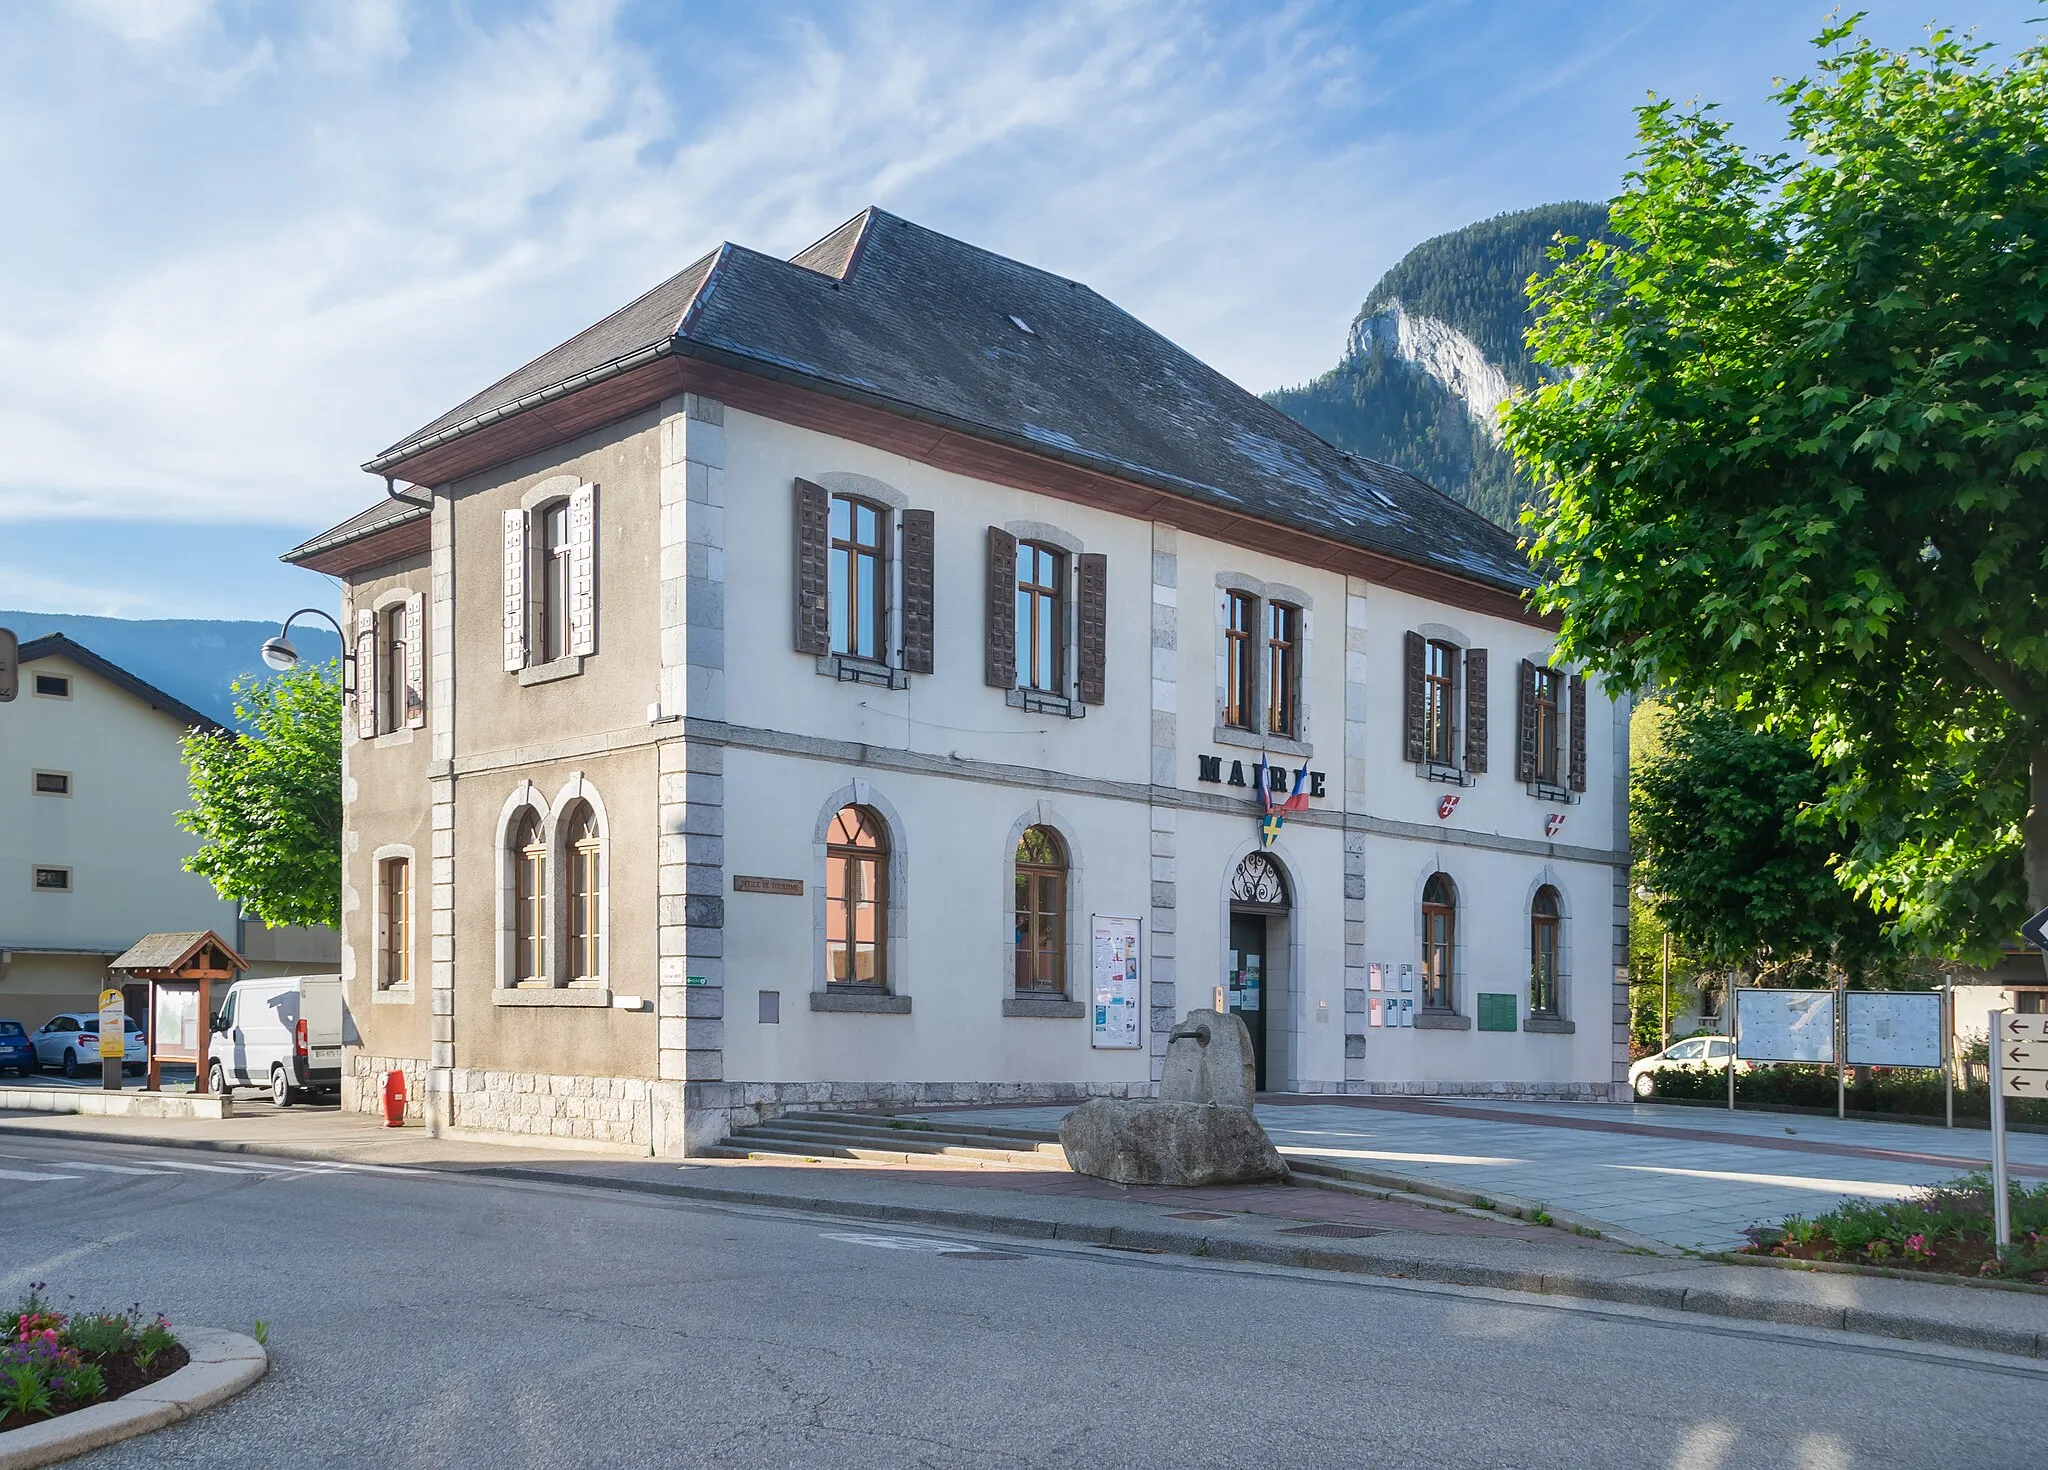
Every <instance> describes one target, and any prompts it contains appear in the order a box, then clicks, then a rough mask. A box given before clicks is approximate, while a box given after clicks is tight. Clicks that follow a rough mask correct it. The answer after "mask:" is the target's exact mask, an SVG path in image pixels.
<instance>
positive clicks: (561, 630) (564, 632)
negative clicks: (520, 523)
mask: <svg viewBox="0 0 2048 1470" xmlns="http://www.w3.org/2000/svg"><path fill="white" fill-rule="evenodd" d="M539 551H540V567H539V572H540V587H539V589H538V592H539V596H538V598H537V599H536V600H537V601H538V603H539V606H538V607H537V608H536V609H535V611H536V612H537V613H538V614H539V616H538V617H537V618H535V620H534V621H535V622H536V623H537V624H538V625H539V631H540V661H541V662H542V663H553V662H554V661H555V660H556V659H558V658H562V657H564V656H565V655H566V654H567V653H568V652H569V502H568V501H566V500H557V501H555V502H554V503H553V504H552V505H547V506H543V507H542V508H541V512H540V546H539Z"/></svg>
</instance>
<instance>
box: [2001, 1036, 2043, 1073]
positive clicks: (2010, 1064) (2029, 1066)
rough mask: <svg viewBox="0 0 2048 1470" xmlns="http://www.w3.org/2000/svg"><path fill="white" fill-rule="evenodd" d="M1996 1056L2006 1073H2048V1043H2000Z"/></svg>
mask: <svg viewBox="0 0 2048 1470" xmlns="http://www.w3.org/2000/svg"><path fill="white" fill-rule="evenodd" d="M1998 1054H1999V1055H2000V1056H2002V1057H2003V1058H2005V1070H2006V1071H2008V1072H2012V1071H2020V1072H2048V1042H2039V1041H2028V1042H2011V1041H2006V1042H2001V1043H1999V1047H1998Z"/></svg>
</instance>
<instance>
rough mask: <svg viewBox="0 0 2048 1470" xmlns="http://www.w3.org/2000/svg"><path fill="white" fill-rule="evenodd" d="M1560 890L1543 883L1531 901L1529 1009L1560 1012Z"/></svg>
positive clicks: (1540, 1012) (1545, 1013)
mask: <svg viewBox="0 0 2048 1470" xmlns="http://www.w3.org/2000/svg"><path fill="white" fill-rule="evenodd" d="M1558 915H1559V910H1558V903H1557V890H1556V889H1555V888H1552V887H1551V886H1550V885H1549V884H1547V883H1546V884H1544V885H1543V886H1542V887H1541V888H1539V889H1537V890H1536V897H1535V899H1534V900H1532V901H1531V903H1530V904H1529V1010H1530V1012H1531V1013H1532V1014H1534V1015H1538V1016H1554V1015H1556V1014H1557V1001H1558V996H1557V990H1558V986H1557V955H1558V947H1557V939H1558Z"/></svg>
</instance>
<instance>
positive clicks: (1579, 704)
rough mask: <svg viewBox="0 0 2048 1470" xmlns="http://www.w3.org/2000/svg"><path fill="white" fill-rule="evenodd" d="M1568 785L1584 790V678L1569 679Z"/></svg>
mask: <svg viewBox="0 0 2048 1470" xmlns="http://www.w3.org/2000/svg"><path fill="white" fill-rule="evenodd" d="M1566 767H1567V769H1568V771H1569V773H1570V780H1569V783H1568V784H1569V785H1570V786H1571V788H1572V790H1574V791H1584V790H1585V789H1586V676H1585V675H1584V674H1573V675H1572V677H1571V754H1570V756H1569V758H1568V759H1567V761H1566Z"/></svg>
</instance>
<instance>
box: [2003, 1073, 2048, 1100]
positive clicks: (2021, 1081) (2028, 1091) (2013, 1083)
mask: <svg viewBox="0 0 2048 1470" xmlns="http://www.w3.org/2000/svg"><path fill="white" fill-rule="evenodd" d="M2005 1095H2006V1096H2007V1097H2048V1071H2043V1072H2015V1071H2014V1070H2013V1069H2012V1068H2010V1067H2007V1068H2006V1069H2005Z"/></svg>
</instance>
